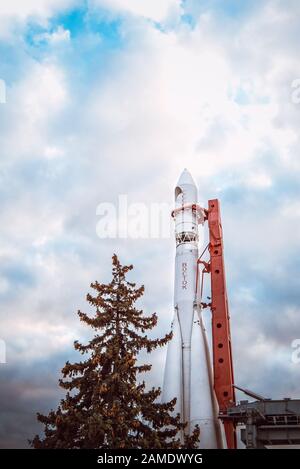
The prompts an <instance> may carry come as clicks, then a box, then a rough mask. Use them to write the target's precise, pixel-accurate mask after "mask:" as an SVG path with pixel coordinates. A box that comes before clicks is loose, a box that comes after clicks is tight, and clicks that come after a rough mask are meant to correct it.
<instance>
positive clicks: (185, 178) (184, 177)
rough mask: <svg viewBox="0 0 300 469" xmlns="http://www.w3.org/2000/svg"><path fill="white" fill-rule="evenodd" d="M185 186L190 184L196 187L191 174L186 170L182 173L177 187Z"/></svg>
mask: <svg viewBox="0 0 300 469" xmlns="http://www.w3.org/2000/svg"><path fill="white" fill-rule="evenodd" d="M185 184H190V185H192V186H195V187H196V184H195V181H194V179H193V178H192V175H191V173H190V172H189V171H188V170H187V169H186V168H184V170H183V171H182V173H181V175H180V178H179V179H178V182H177V186H179V187H181V186H183V185H185Z"/></svg>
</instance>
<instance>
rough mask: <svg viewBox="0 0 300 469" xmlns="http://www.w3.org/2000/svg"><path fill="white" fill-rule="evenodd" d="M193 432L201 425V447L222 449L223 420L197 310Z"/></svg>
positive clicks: (194, 336) (192, 363) (204, 335)
mask: <svg viewBox="0 0 300 469" xmlns="http://www.w3.org/2000/svg"><path fill="white" fill-rule="evenodd" d="M191 389H192V390H193V392H192V393H191V431H192V429H193V427H194V426H195V425H196V424H198V425H199V427H200V445H199V446H200V447H201V448H208V449H212V448H223V439H222V435H221V428H220V425H221V422H220V421H219V419H218V405H217V400H216V397H215V393H214V389H213V380H212V368H211V364H210V353H209V348H208V343H207V338H206V332H205V328H204V325H203V321H202V317H201V313H200V312H198V311H197V310H195V311H194V323H193V330H192V344H191Z"/></svg>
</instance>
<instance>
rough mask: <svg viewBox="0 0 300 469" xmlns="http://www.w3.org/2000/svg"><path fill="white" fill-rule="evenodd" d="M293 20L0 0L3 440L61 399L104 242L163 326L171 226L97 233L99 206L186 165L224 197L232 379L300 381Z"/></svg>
mask: <svg viewBox="0 0 300 469" xmlns="http://www.w3.org/2000/svg"><path fill="white" fill-rule="evenodd" d="M299 20H300V3H299V1H298V0H284V1H283V0H270V1H269V0H264V1H261V0H260V1H256V0H251V1H250V0H243V1H234V0H227V1H224V0H223V1H221V0H183V1H180V0H10V1H9V2H1V5H0V80H2V81H1V87H0V91H1V92H2V95H1V96H0V101H1V103H0V152H1V153H0V155H1V157H0V165H1V166H0V182H1V184H0V191H1V192H0V194H1V195H0V200H1V210H0V224H1V230H0V255H1V262H0V302H1V304H0V339H1V340H2V341H5V344H6V349H7V350H6V352H7V354H6V355H7V356H6V361H7V363H5V364H4V363H3V364H0V446H1V447H26V446H27V439H28V438H31V437H32V436H33V435H34V434H35V433H36V432H39V431H40V430H41V427H40V426H39V425H38V424H37V423H36V420H35V413H36V412H37V411H41V412H47V411H49V410H50V409H51V407H52V408H53V407H55V406H56V405H57V403H58V400H59V398H60V397H61V396H62V394H61V391H59V389H58V387H57V380H58V378H59V370H60V369H61V367H62V366H63V364H64V362H65V361H66V360H68V359H69V360H75V359H77V355H76V353H75V352H73V350H72V343H73V341H74V339H78V338H79V339H81V340H85V339H87V338H88V335H89V332H88V331H87V330H86V328H85V327H84V326H83V325H82V324H80V323H79V321H78V319H77V315H76V311H77V309H78V308H81V309H82V310H84V311H88V310H89V309H88V307H87V305H86V303H85V295H86V293H87V292H88V291H89V284H90V282H91V281H94V280H95V279H97V280H98V281H100V282H101V281H104V282H105V281H108V280H109V278H110V262H111V255H112V253H113V252H116V253H117V254H118V255H119V256H120V258H121V261H123V262H124V263H133V264H134V265H135V271H134V272H133V273H132V278H133V279H136V280H137V281H138V282H142V283H144V284H145V287H146V292H145V297H144V299H143V302H142V307H143V308H144V309H145V311H146V312H147V313H150V312H154V311H156V312H157V313H158V315H159V320H160V322H159V326H158V329H157V331H156V335H161V334H163V333H165V332H167V331H168V330H169V327H170V322H171V319H172V315H173V308H172V296H173V288H172V283H173V266H174V260H173V257H174V241H173V239H172V237H169V238H168V237H165V238H163V237H161V238H156V239H152V238H151V237H150V236H148V237H147V236H146V235H144V239H132V237H125V238H121V239H120V238H115V239H105V238H101V237H99V236H98V235H97V232H96V226H97V223H98V222H99V212H98V215H97V207H98V206H99V204H103V203H111V204H114V206H115V207H116V210H117V215H120V217H123V222H124V212H123V211H122V210H119V211H118V208H119V207H118V202H119V195H123V196H124V195H125V196H127V198H128V204H129V205H130V204H136V203H139V204H143V207H144V209H143V210H144V212H145V213H147V210H148V208H149V207H151V204H152V203H154V204H169V205H170V207H171V206H172V202H173V188H174V185H175V183H176V180H177V178H178V176H179V174H180V172H181V171H182V169H183V168H184V167H188V168H189V170H190V171H191V172H192V174H193V176H194V179H195V180H196V182H197V184H198V186H199V194H200V200H201V201H202V203H203V204H206V201H207V200H208V199H209V198H215V197H217V198H219V199H220V201H221V206H222V217H223V227H224V236H225V256H226V271H227V277H228V280H227V281H228V290H229V300H230V311H231V320H232V335H233V352H234V365H235V377H236V383H237V384H238V385H240V386H242V387H246V388H250V389H252V390H254V391H257V392H258V393H261V394H264V395H266V396H270V397H274V398H275V397H287V396H290V397H299V396H300V389H299V382H300V363H296V362H297V360H296V361H295V360H293V359H292V353H293V351H295V349H293V347H292V342H293V341H294V340H296V339H300V299H299V291H300V280H299V268H300V266H299V248H300V239H299V228H300V221H299V217H300V203H299V195H300V184H299V174H300V160H299V146H300V141H299V124H300V92H298V91H299V90H297V87H299V86H300V80H299V78H300V63H299V45H300V44H299V42H300V29H299ZM297 80H298V81H297ZM4 84H5V87H6V93H5V94H6V96H4ZM4 101H6V102H5V103H4ZM119 212H120V213H119ZM125 218H126V217H125ZM206 320H207V321H208V320H209V316H207V318H206ZM1 343H2V344H3V342H1ZM164 357H165V351H158V352H156V353H155V355H154V356H153V358H152V361H153V371H152V372H151V375H150V376H149V377H148V380H149V383H150V384H155V385H161V382H162V369H163V363H164Z"/></svg>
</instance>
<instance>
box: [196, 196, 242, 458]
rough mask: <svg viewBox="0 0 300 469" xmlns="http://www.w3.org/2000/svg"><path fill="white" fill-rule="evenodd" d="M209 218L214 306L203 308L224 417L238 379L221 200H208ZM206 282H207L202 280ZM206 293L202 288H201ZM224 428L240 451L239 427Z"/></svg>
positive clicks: (227, 422)
mask: <svg viewBox="0 0 300 469" xmlns="http://www.w3.org/2000/svg"><path fill="white" fill-rule="evenodd" d="M206 219H207V221H208V229H209V245H208V248H209V254H210V261H209V263H207V262H204V261H202V260H201V259H199V261H198V263H201V264H203V265H204V269H203V273H210V278H211V303H210V304H209V305H207V304H206V303H202V306H203V307H207V306H210V308H211V311H212V349H213V374H214V389H215V393H216V397H217V401H218V404H219V411H220V416H221V417H222V414H223V413H224V414H226V411H227V408H228V407H229V406H232V405H234V404H235V390H234V376H233V363H232V349H231V336H230V316H229V310H228V299H227V289H226V278H225V267H224V250H223V234H222V223H221V214H220V203H219V201H218V199H213V200H209V201H208V210H207V211H206ZM202 281H203V280H202ZM201 290H202V288H201ZM223 423H224V429H225V434H226V440H227V447H228V448H229V449H233V448H236V430H235V425H234V423H233V422H232V421H230V420H224V422H223Z"/></svg>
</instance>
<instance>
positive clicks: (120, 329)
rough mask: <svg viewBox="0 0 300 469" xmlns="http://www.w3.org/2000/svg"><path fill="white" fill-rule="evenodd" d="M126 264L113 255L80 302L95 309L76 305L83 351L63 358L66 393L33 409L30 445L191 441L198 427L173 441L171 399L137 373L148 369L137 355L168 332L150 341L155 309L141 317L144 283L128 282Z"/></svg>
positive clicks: (175, 421)
mask: <svg viewBox="0 0 300 469" xmlns="http://www.w3.org/2000/svg"><path fill="white" fill-rule="evenodd" d="M131 269H132V266H122V265H121V264H120V262H119V260H118V258H117V256H116V255H114V256H113V268H112V281H111V282H110V283H109V284H107V285H105V284H100V283H98V282H95V283H92V284H91V287H92V289H93V290H94V292H95V296H92V295H90V294H88V295H87V301H88V302H89V303H90V305H92V307H94V308H95V310H96V311H95V316H94V317H90V316H88V315H87V314H85V313H82V312H81V311H78V315H79V317H80V320H81V321H83V322H84V323H86V324H87V325H89V326H90V327H92V328H93V329H94V331H95V335H94V337H93V339H92V340H91V341H90V342H89V343H88V344H87V345H82V344H80V343H79V342H77V341H76V342H75V343H74V346H75V349H76V350H78V351H79V352H80V353H81V354H82V355H85V354H87V355H88V357H87V358H86V360H84V361H80V362H78V363H73V364H71V363H69V362H67V363H66V364H65V366H64V368H63V369H62V375H63V379H61V380H60V382H59V384H60V386H61V387H62V388H64V389H66V390H67V392H66V397H65V398H64V399H62V400H61V403H60V405H59V406H58V408H57V410H56V411H54V410H52V411H51V412H50V413H49V415H47V416H45V415H42V414H38V416H37V418H38V420H39V421H40V422H41V423H43V424H44V438H40V437H39V436H37V435H36V436H35V438H34V439H33V440H32V441H31V446H33V447H34V448H180V447H185V448H188V447H189V448H193V447H195V445H196V443H197V442H198V440H199V428H196V429H195V430H194V433H193V435H192V436H190V437H186V438H185V442H184V444H181V443H180V431H181V430H182V428H183V427H184V424H182V423H181V422H180V416H179V415H177V416H174V415H173V414H172V411H173V410H174V406H175V403H176V399H173V400H172V401H170V402H167V403H163V404H162V403H159V402H158V398H159V396H160V393H161V390H160V388H152V389H150V390H146V387H145V383H144V382H143V381H142V382H140V381H139V374H140V373H142V372H147V371H149V370H150V369H151V365H149V364H138V363H137V355H138V353H139V352H140V351H141V350H143V349H145V350H146V351H147V352H148V353H150V352H151V351H152V350H154V349H155V348H157V347H160V346H163V345H165V344H166V343H167V342H168V341H169V340H170V339H171V334H167V335H166V336H165V337H163V338H162V339H154V340H150V339H149V338H148V337H147V335H146V334H145V332H146V331H148V330H151V329H152V328H153V327H154V326H155V325H156V324H157V316H156V314H153V315H151V316H148V317H145V316H144V315H143V311H141V310H139V309H137V308H136V307H135V302H136V301H137V300H138V299H139V298H140V297H141V296H142V295H143V293H144V287H143V286H141V287H139V288H137V287H136V284H135V283H131V282H129V281H127V279H126V274H127V272H128V271H130V270H131Z"/></svg>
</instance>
